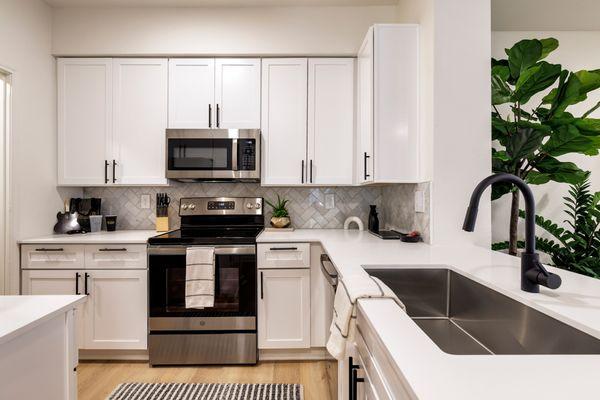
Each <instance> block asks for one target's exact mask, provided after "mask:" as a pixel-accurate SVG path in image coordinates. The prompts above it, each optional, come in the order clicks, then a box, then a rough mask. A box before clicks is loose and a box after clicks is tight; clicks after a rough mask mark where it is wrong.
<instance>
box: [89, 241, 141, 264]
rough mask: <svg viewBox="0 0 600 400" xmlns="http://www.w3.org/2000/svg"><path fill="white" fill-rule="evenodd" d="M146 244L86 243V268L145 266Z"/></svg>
mask: <svg viewBox="0 0 600 400" xmlns="http://www.w3.org/2000/svg"><path fill="white" fill-rule="evenodd" d="M146 265H147V260H146V245H143V244H138V245H119V244H111V245H102V244H101V245H87V246H85V268H86V269H123V268H127V269H134V268H135V269H138V268H139V269H143V268H146Z"/></svg>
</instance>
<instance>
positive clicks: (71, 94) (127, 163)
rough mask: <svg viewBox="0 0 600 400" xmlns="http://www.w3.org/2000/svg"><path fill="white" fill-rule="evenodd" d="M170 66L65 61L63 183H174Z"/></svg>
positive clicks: (61, 87) (143, 61)
mask: <svg viewBox="0 0 600 400" xmlns="http://www.w3.org/2000/svg"><path fill="white" fill-rule="evenodd" d="M167 72H168V71H167V60H166V59H151V58H126V59H110V58H85V59H77V58H60V59H58V61H57V78H58V79H57V84H58V184H59V185H61V186H103V185H157V184H166V183H167V180H166V176H165V129H166V127H167V78H168V75H167Z"/></svg>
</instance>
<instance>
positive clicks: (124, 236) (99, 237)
mask: <svg viewBox="0 0 600 400" xmlns="http://www.w3.org/2000/svg"><path fill="white" fill-rule="evenodd" d="M158 234H159V233H157V232H156V231H150V230H123V231H114V232H107V231H101V232H94V233H82V234H79V233H76V234H73V235H56V234H55V235H47V236H41V237H36V238H31V239H24V240H20V241H19V243H20V244H105V243H131V244H136V243H146V242H147V241H148V238H151V237H152V236H156V235H158Z"/></svg>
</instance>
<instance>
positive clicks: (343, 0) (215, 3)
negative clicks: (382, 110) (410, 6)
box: [45, 0, 398, 7]
mask: <svg viewBox="0 0 600 400" xmlns="http://www.w3.org/2000/svg"><path fill="white" fill-rule="evenodd" d="M45 1H46V3H48V4H50V5H51V6H54V7H109V6H115V7H264V6H375V5H392V4H397V3H398V0H45Z"/></svg>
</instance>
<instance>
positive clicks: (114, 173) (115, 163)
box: [112, 160, 117, 183]
mask: <svg viewBox="0 0 600 400" xmlns="http://www.w3.org/2000/svg"><path fill="white" fill-rule="evenodd" d="M112 164H113V183H116V182H117V176H116V169H117V162H116V161H115V160H113V163H112Z"/></svg>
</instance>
